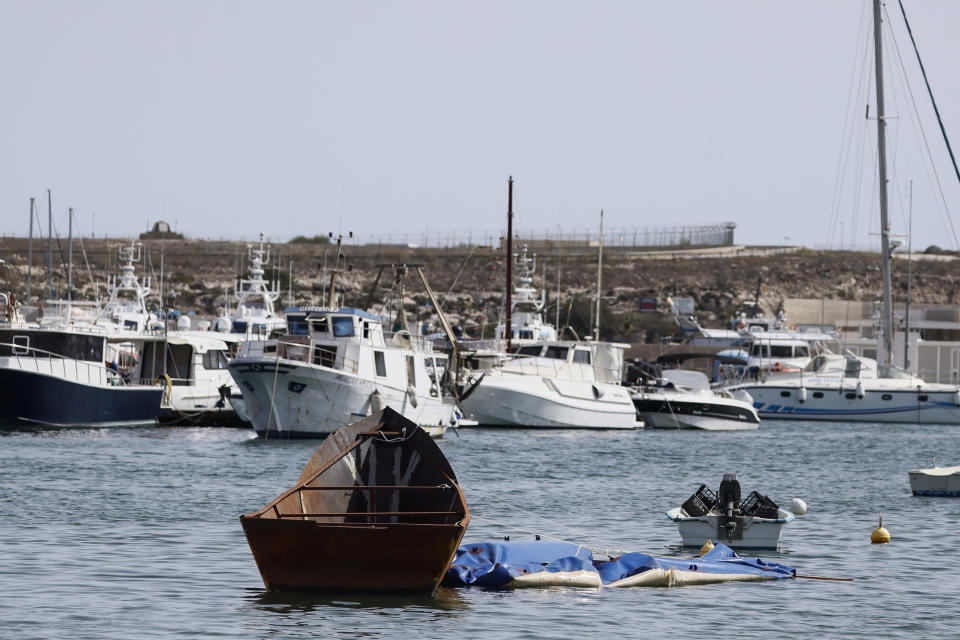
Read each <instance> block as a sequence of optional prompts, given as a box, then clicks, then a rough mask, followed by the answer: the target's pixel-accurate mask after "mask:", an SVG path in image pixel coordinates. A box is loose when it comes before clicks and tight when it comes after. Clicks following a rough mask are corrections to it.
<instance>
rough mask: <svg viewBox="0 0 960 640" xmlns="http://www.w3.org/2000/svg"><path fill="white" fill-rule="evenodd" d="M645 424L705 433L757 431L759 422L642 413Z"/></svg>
mask: <svg viewBox="0 0 960 640" xmlns="http://www.w3.org/2000/svg"><path fill="white" fill-rule="evenodd" d="M640 415H641V416H642V417H643V423H644V424H645V425H646V426H648V427H654V428H657V429H701V430H703V431H756V430H757V428H758V427H759V426H760V423H759V422H744V421H740V420H735V419H730V418H717V417H713V416H696V415H674V414H668V413H642V414H640Z"/></svg>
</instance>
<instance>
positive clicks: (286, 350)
mask: <svg viewBox="0 0 960 640" xmlns="http://www.w3.org/2000/svg"><path fill="white" fill-rule="evenodd" d="M338 347H339V345H327V344H323V343H320V344H318V343H315V342H313V341H312V340H311V339H310V337H309V336H285V337H283V338H280V339H279V340H277V342H276V349H275V355H276V356H277V357H279V358H280V359H283V360H293V361H294V362H305V363H308V364H317V365H320V366H321V367H328V368H330V369H337V370H339V371H344V372H346V373H352V374H356V373H357V372H358V371H359V369H360V363H359V361H357V360H355V359H353V358H351V357H349V356H347V355H346V354H345V353H343V349H340V348H338ZM264 353H265V354H266V353H267V351H264Z"/></svg>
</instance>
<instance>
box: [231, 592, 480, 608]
mask: <svg viewBox="0 0 960 640" xmlns="http://www.w3.org/2000/svg"><path fill="white" fill-rule="evenodd" d="M245 599H246V600H247V601H248V602H249V603H251V604H252V605H253V606H254V607H255V608H258V609H262V610H264V611H269V612H272V613H281V614H290V613H309V612H312V611H315V610H319V609H337V610H343V609H372V610H386V611H390V610H394V611H397V610H403V611H416V610H419V611H452V612H466V611H468V610H469V608H470V607H469V605H468V604H467V601H466V600H465V599H464V597H463V595H462V594H461V593H460V592H459V591H458V590H457V589H449V588H446V587H440V588H439V589H438V590H437V593H436V595H434V596H432V597H431V596H394V595H372V594H359V593H358V594H348V593H337V594H329V593H326V594H323V593H278V592H274V591H263V590H262V589H248V590H247V593H246V595H245Z"/></svg>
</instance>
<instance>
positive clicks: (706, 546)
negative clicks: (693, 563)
mask: <svg viewBox="0 0 960 640" xmlns="http://www.w3.org/2000/svg"><path fill="white" fill-rule="evenodd" d="M711 551H713V541H712V540H707V541H706V542H704V543H703V546H702V547H700V555H704V554H706V553H710V552H711Z"/></svg>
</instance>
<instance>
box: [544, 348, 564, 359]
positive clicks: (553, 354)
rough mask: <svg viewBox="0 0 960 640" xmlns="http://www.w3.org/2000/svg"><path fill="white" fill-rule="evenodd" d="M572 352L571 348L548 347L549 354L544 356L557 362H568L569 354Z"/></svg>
mask: <svg viewBox="0 0 960 640" xmlns="http://www.w3.org/2000/svg"><path fill="white" fill-rule="evenodd" d="M569 351H570V348H569V347H558V346H556V345H554V346H551V347H547V353H546V354H544V355H546V356H547V357H548V358H554V359H555V360H566V359H567V353H568V352H569Z"/></svg>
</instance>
